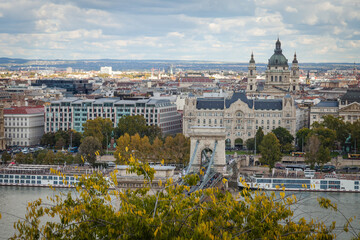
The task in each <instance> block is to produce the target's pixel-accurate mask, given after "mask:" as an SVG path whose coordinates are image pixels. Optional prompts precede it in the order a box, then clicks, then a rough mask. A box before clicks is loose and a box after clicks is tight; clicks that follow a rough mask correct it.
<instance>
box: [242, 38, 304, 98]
mask: <svg viewBox="0 0 360 240" xmlns="http://www.w3.org/2000/svg"><path fill="white" fill-rule="evenodd" d="M248 69H249V72H248V86H247V92H248V93H253V94H254V95H257V93H258V94H261V95H273V96H285V95H286V94H288V93H295V92H296V91H298V90H299V64H298V61H297V59H296V53H295V54H294V60H293V61H292V65H291V68H289V64H288V60H287V59H286V57H285V56H284V54H283V53H282V49H281V42H280V40H279V39H278V40H277V41H276V43H275V50H274V54H273V55H272V56H271V57H270V59H269V62H268V65H267V68H266V71H265V85H264V88H263V89H260V88H258V86H257V84H256V66H255V60H254V55H253V54H251V60H250V62H249V68H248Z"/></svg>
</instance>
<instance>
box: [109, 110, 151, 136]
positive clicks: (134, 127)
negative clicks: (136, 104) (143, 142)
mask: <svg viewBox="0 0 360 240" xmlns="http://www.w3.org/2000/svg"><path fill="white" fill-rule="evenodd" d="M125 133H127V134H129V135H130V136H133V135H135V134H136V133H138V134H139V135H140V137H143V136H145V135H146V134H148V133H149V132H148V126H146V119H145V118H144V117H143V116H141V115H133V116H123V117H122V118H120V119H119V122H118V125H117V127H116V129H115V135H116V136H117V137H120V136H122V135H124V134H125Z"/></svg>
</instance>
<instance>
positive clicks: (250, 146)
mask: <svg viewBox="0 0 360 240" xmlns="http://www.w3.org/2000/svg"><path fill="white" fill-rule="evenodd" d="M245 144H246V148H247V150H251V151H253V150H254V149H255V138H248V139H247V140H246V141H245Z"/></svg>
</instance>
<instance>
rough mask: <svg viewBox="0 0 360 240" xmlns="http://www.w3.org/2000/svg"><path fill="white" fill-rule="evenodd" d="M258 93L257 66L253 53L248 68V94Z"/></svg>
mask: <svg viewBox="0 0 360 240" xmlns="http://www.w3.org/2000/svg"><path fill="white" fill-rule="evenodd" d="M255 91H256V66H255V60H254V54H253V53H251V59H250V61H249V67H248V77H247V87H246V92H255Z"/></svg>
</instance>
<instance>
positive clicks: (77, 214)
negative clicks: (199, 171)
mask: <svg viewBox="0 0 360 240" xmlns="http://www.w3.org/2000/svg"><path fill="white" fill-rule="evenodd" d="M273 137H275V135H274V136H273ZM265 138H266V136H265ZM264 140H265V139H264ZM128 162H129V163H130V165H129V167H128V171H129V172H131V173H135V174H138V175H143V176H144V179H145V181H144V184H145V186H144V187H143V188H140V189H137V190H120V189H117V188H116V189H115V190H113V191H109V187H110V184H109V182H108V181H107V180H106V179H105V178H104V177H103V176H102V175H101V173H94V174H92V175H90V176H83V177H80V179H79V183H78V185H77V187H76V188H75V191H76V192H77V193H76V194H71V193H70V192H69V193H68V194H64V193H59V194H60V196H59V197H57V196H55V197H53V198H50V200H49V201H50V204H48V203H46V204H43V200H42V199H39V200H36V201H34V202H32V203H29V205H28V208H27V213H26V216H25V218H24V219H20V220H18V222H17V223H15V224H14V226H15V228H16V233H15V234H14V236H13V239H39V238H42V239H63V238H66V239H263V238H264V236H266V238H267V239H307V240H310V239H333V238H334V237H335V233H333V230H334V229H335V225H330V226H329V227H327V226H326V225H325V224H324V223H323V222H321V221H319V220H312V219H310V220H308V221H307V220H305V219H304V218H300V219H299V220H296V217H294V216H293V215H294V212H293V210H292V206H293V205H294V204H296V203H297V199H296V197H295V196H294V195H292V196H289V197H285V193H284V192H280V196H279V197H277V195H276V194H275V193H271V194H267V193H265V192H263V191H255V192H252V194H249V192H250V191H251V190H250V189H249V188H246V189H244V190H243V191H242V192H241V195H242V196H243V197H241V200H240V201H239V200H238V197H237V196H233V195H232V193H230V192H222V191H220V190H219V188H210V189H206V190H203V191H196V192H194V193H192V194H188V191H189V189H190V187H189V186H186V185H177V184H175V183H174V182H173V181H172V179H169V180H167V182H166V183H164V184H163V183H160V182H159V184H158V186H159V187H160V189H159V190H155V189H154V188H153V184H154V183H153V179H154V170H153V169H152V168H150V167H149V165H147V164H146V163H141V162H138V161H136V160H135V159H133V158H131V159H128ZM196 177H197V178H198V176H197V175H192V176H188V177H187V178H185V179H184V181H185V182H186V183H187V184H191V182H195V181H192V180H193V179H195V178H196ZM111 179H112V181H113V182H114V184H115V185H116V184H117V181H116V175H115V174H112V175H111ZM64 181H65V180H64ZM115 198H116V200H115V201H116V202H117V203H118V205H116V206H113V205H112V204H113V203H114V199H115ZM319 204H320V206H321V207H324V208H330V209H334V210H336V206H335V205H333V204H332V203H331V202H330V201H329V200H327V199H324V198H322V197H320V198H319ZM54 217H55V218H54ZM43 219H46V222H42V221H41V220H43Z"/></svg>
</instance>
